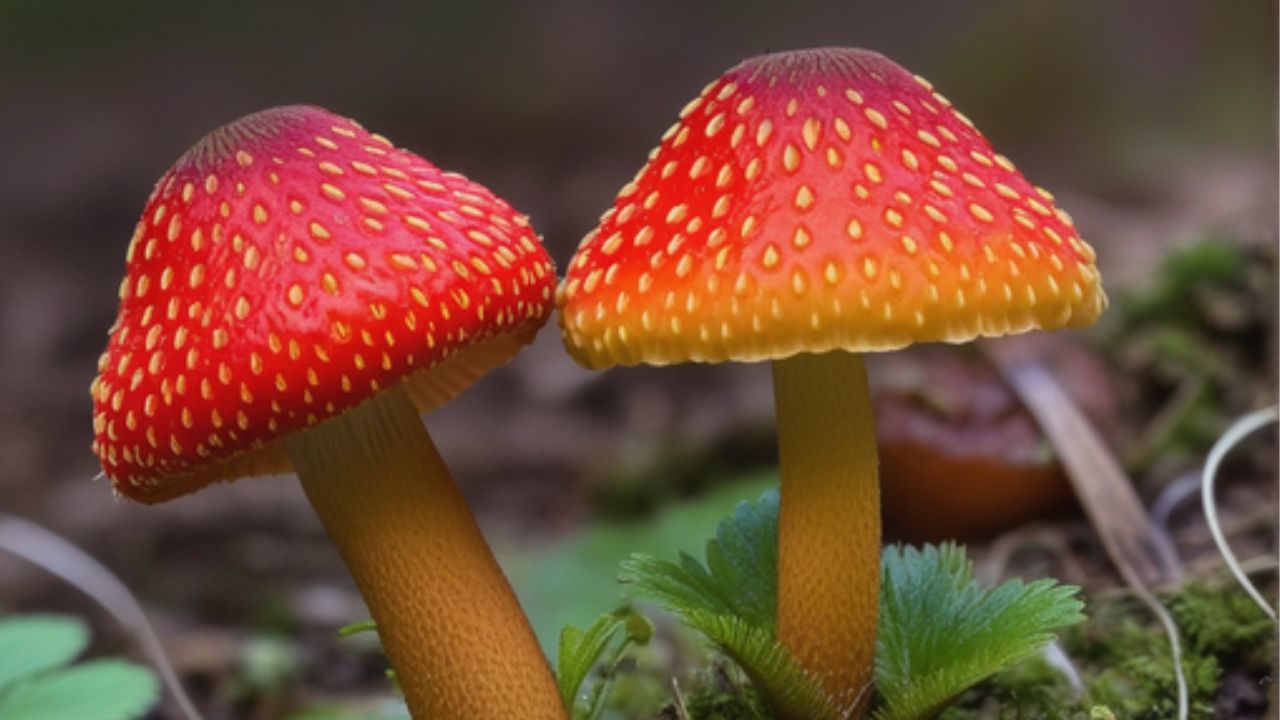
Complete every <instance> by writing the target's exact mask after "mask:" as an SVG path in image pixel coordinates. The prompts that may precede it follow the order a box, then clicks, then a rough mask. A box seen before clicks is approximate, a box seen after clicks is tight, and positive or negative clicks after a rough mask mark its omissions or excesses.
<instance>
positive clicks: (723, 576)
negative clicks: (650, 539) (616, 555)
mask: <svg viewBox="0 0 1280 720" xmlns="http://www.w3.org/2000/svg"><path fill="white" fill-rule="evenodd" d="M777 547H778V493H777V491H775V490H770V491H767V492H765V493H764V494H763V495H762V496H761V497H760V499H759V501H757V502H755V503H745V502H744V503H740V504H739V505H738V507H737V509H735V510H734V512H733V514H732V515H730V516H728V517H726V518H725V519H723V520H721V522H720V525H719V526H718V527H717V528H716V534H715V537H713V538H712V539H711V540H709V541H707V546H706V565H705V566H704V565H703V564H702V563H701V562H699V561H698V560H697V559H696V558H694V557H692V556H691V555H689V554H687V553H680V561H679V563H678V564H677V563H673V562H669V561H666V560H659V559H657V558H654V557H652V556H649V555H643V554H637V555H633V556H632V557H631V559H630V560H625V561H623V563H622V565H621V568H622V570H621V575H620V578H621V580H622V582H624V583H630V584H632V585H633V590H634V592H635V593H637V594H640V595H642V596H643V597H644V598H645V599H647V600H652V601H654V602H656V603H658V604H659V605H662V606H663V607H669V608H679V609H680V612H681V613H682V614H683V613H689V612H699V613H705V614H709V615H724V616H732V617H736V618H739V619H741V620H743V621H744V622H746V623H747V624H749V625H752V626H754V627H758V628H760V629H762V630H765V631H767V632H768V633H769V634H770V635H772V634H773V627H774V618H775V615H776V602H777V600H776V596H777V593H776V589H777V585H778V583H777V574H778V561H777ZM762 548H763V550H762Z"/></svg>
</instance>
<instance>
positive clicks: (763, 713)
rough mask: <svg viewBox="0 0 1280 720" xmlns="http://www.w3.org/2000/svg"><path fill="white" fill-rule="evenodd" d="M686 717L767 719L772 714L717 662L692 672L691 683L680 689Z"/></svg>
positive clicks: (725, 719)
mask: <svg viewBox="0 0 1280 720" xmlns="http://www.w3.org/2000/svg"><path fill="white" fill-rule="evenodd" d="M682 696H683V697H682V700H683V702H684V706H685V709H686V710H687V711H688V712H689V717H691V718H698V720H770V718H771V717H772V715H770V714H769V711H768V709H767V708H766V707H765V706H764V704H763V703H762V702H761V701H760V698H759V696H757V695H756V693H755V692H754V691H753V689H752V688H751V686H750V685H749V684H748V685H745V686H744V685H742V684H741V683H737V682H735V681H734V680H733V679H732V678H731V677H730V676H729V669H728V668H725V667H724V666H721V665H716V666H713V667H711V668H708V669H705V670H702V671H699V672H697V673H695V674H694V675H693V684H692V686H691V687H690V688H689V690H688V691H685V692H683V693H682Z"/></svg>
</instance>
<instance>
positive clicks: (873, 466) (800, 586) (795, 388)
mask: <svg viewBox="0 0 1280 720" xmlns="http://www.w3.org/2000/svg"><path fill="white" fill-rule="evenodd" d="M773 382H774V394H775V399H776V403H777V414H778V466H779V467H778V470H779V474H780V476H781V478H782V490H781V505H780V508H779V516H778V639H779V640H780V641H781V642H782V644H783V645H785V646H786V647H787V648H788V649H789V650H791V652H792V653H793V654H795V656H796V658H797V659H798V660H799V661H800V664H801V665H802V666H803V667H805V668H806V669H807V670H809V671H810V672H812V673H814V675H815V676H816V677H817V678H818V679H819V681H820V682H821V683H822V685H823V687H824V688H825V689H826V690H827V693H828V695H830V696H831V698H832V700H833V702H834V703H835V704H836V707H837V708H840V709H842V710H843V709H845V708H853V707H854V706H860V707H858V708H855V712H853V713H852V714H851V715H849V716H850V717H857V716H858V715H860V714H861V709H862V708H865V706H866V701H867V700H868V699H869V698H870V692H867V689H868V688H869V687H870V685H871V682H872V680H873V671H874V663H875V642H876V620H877V616H878V614H879V607H880V486H879V478H878V473H877V460H876V444H875V432H874V423H873V421H872V413H871V402H870V396H869V394H868V391H867V374H866V370H865V369H864V367H863V363H862V356H861V355H858V354H855V353H847V352H841V351H837V352H831V353H826V354H823V355H811V354H801V355H796V356H793V357H790V358H787V359H785V360H778V361H775V362H774V363H773Z"/></svg>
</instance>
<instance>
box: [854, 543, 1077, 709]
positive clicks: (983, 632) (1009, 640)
mask: <svg viewBox="0 0 1280 720" xmlns="http://www.w3.org/2000/svg"><path fill="white" fill-rule="evenodd" d="M1076 591H1077V588H1074V587H1069V586H1062V585H1057V584H1056V583H1055V582H1053V581H1052V580H1039V581H1036V582H1032V583H1023V582H1022V581H1020V580H1010V581H1008V582H1006V583H1004V584H1002V585H1000V586H999V587H997V588H995V589H992V590H984V589H983V588H981V587H980V586H979V585H978V584H977V583H976V582H974V580H973V565H972V563H970V562H969V561H968V560H967V559H966V558H965V555H964V550H963V549H962V548H960V547H958V546H956V545H954V544H950V543H948V544H944V545H942V546H941V547H933V546H926V547H925V548H924V549H922V550H916V549H914V548H897V547H890V548H886V549H885V552H884V556H883V564H882V583H881V601H880V627H879V632H878V634H877V642H876V687H877V690H878V692H879V694H880V698H881V703H880V707H879V709H878V710H877V712H876V718H877V720H908V719H912V718H927V717H931V716H932V715H933V714H935V713H937V712H938V711H939V710H941V709H942V708H943V707H945V706H946V705H947V704H948V703H950V702H951V701H952V700H953V699H954V698H955V697H956V696H957V695H959V694H960V693H961V692H963V691H964V690H965V689H967V688H968V687H970V686H971V685H973V684H974V683H976V682H978V681H980V680H982V679H983V678H985V677H987V676H989V675H991V674H993V673H995V672H997V671H999V670H1001V669H1003V668H1005V667H1008V666H1009V665H1011V664H1013V663H1015V662H1017V661H1019V660H1022V659H1024V658H1026V657H1028V656H1030V655H1032V654H1034V653H1035V652H1036V651H1037V650H1039V649H1040V648H1041V647H1042V646H1044V645H1045V644H1046V643H1048V642H1049V641H1050V640H1052V639H1053V632H1054V631H1055V630H1058V629H1060V628H1063V627H1066V626H1068V625H1072V624H1074V623H1077V622H1080V621H1081V620H1083V619H1084V615H1083V614H1081V610H1082V609H1083V607H1084V606H1083V603H1081V602H1080V601H1079V600H1078V599H1077V598H1076V597H1075V594H1076Z"/></svg>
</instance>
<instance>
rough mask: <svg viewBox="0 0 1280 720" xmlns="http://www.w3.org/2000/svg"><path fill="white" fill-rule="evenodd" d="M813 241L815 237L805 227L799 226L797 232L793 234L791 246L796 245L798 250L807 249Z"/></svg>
mask: <svg viewBox="0 0 1280 720" xmlns="http://www.w3.org/2000/svg"><path fill="white" fill-rule="evenodd" d="M812 241H813V237H812V236H811V235H809V231H808V230H806V229H805V227H804V226H803V225H797V226H796V230H795V232H794V233H792V234H791V244H792V245H795V246H796V249H797V250H799V249H803V248H805V247H806V246H808V245H809V243H810V242H812Z"/></svg>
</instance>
